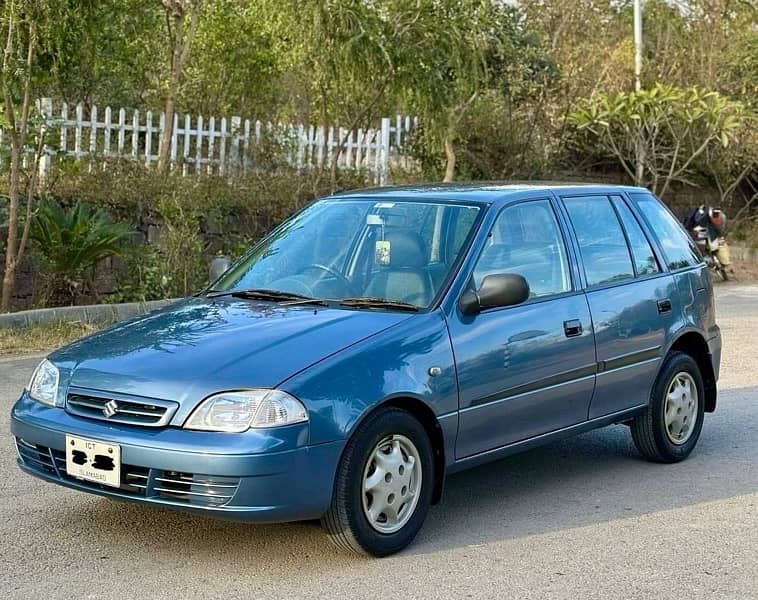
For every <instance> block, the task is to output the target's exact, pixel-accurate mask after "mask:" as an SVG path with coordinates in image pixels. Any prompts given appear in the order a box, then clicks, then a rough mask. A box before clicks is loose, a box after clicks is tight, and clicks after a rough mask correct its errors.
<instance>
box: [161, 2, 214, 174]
mask: <svg viewBox="0 0 758 600" xmlns="http://www.w3.org/2000/svg"><path fill="white" fill-rule="evenodd" d="M161 4H162V5H163V8H164V10H165V11H166V36H167V40H168V51H169V77H168V84H167V85H166V96H165V101H164V104H163V115H164V125H163V135H161V139H160V143H159V145H158V163H157V168H158V171H160V172H165V171H166V169H168V153H169V150H170V149H171V136H172V134H173V131H174V110H175V108H176V96H177V93H178V91H179V84H180V83H181V81H182V76H183V74H184V67H185V65H186V64H187V60H188V59H189V56H190V51H191V49H192V40H193V39H194V37H195V32H196V31H197V25H198V23H199V22H200V15H201V13H202V11H203V0H161Z"/></svg>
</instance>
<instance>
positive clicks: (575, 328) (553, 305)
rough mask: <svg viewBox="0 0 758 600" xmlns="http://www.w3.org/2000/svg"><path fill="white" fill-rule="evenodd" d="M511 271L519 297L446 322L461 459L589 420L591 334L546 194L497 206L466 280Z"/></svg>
mask: <svg viewBox="0 0 758 600" xmlns="http://www.w3.org/2000/svg"><path fill="white" fill-rule="evenodd" d="M494 273H518V274H520V275H523V276H524V277H525V278H526V280H527V282H528V283H529V287H530V298H529V299H528V300H527V301H526V302H525V303H523V304H520V305H517V306H510V307H505V308H498V309H489V310H485V311H483V312H481V313H480V314H478V315H474V316H466V315H463V314H462V313H461V312H460V311H458V310H456V311H455V313H454V314H452V315H450V318H449V321H448V322H449V327H450V334H451V339H452V343H453V348H454V351H455V358H456V364H457V368H458V382H459V392H460V409H461V410H460V417H459V430H458V440H457V443H456V458H459V459H460V458H465V457H467V456H472V455H475V454H478V453H481V452H486V451H488V450H493V449H496V448H499V447H502V446H506V445H508V444H511V443H514V442H518V441H520V440H524V439H527V438H530V437H534V436H538V435H541V434H544V433H548V432H551V431H555V430H557V429H561V428H563V427H568V426H571V425H575V424H577V423H581V422H582V421H585V420H586V419H587V412H588V409H589V404H590V400H591V398H592V392H593V389H594V385H595V369H596V365H595V342H594V337H593V334H592V322H591V319H590V311H589V307H588V304H587V299H586V297H585V295H584V293H582V292H581V291H577V290H576V288H577V287H578V286H575V285H574V284H573V283H572V277H571V271H570V268H569V261H568V257H567V252H566V244H565V241H564V239H563V235H562V234H561V230H560V227H559V225H558V221H557V219H556V215H555V212H554V210H553V207H552V205H551V202H550V201H549V200H529V201H525V202H521V203H518V204H514V205H509V206H507V207H506V208H504V209H503V210H502V211H501V213H500V214H499V215H498V217H497V220H496V221H495V223H494V225H493V228H492V230H491V231H490V233H489V236H488V240H487V246H486V247H485V248H484V250H483V251H482V253H481V256H480V257H479V259H478V261H477V263H476V267H475V268H474V272H473V273H472V282H471V285H473V286H474V287H475V288H476V289H478V287H479V286H480V285H481V281H482V279H483V278H484V277H485V276H486V275H489V274H494Z"/></svg>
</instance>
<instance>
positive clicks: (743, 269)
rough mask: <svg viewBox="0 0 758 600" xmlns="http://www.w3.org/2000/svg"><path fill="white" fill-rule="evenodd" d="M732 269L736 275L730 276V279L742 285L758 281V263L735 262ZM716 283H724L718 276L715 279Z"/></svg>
mask: <svg viewBox="0 0 758 600" xmlns="http://www.w3.org/2000/svg"><path fill="white" fill-rule="evenodd" d="M732 269H733V270H734V274H733V275H731V276H730V279H733V280H734V281H737V282H740V283H752V282H755V281H758V262H748V261H740V260H734V261H733V262H732ZM713 281H714V282H715V283H723V282H722V281H721V278H720V277H719V276H718V275H715V273H714V277H713Z"/></svg>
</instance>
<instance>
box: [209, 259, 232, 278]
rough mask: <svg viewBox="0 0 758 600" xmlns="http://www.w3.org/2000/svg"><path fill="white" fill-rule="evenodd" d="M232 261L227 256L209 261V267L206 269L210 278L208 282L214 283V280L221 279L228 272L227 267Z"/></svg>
mask: <svg viewBox="0 0 758 600" xmlns="http://www.w3.org/2000/svg"><path fill="white" fill-rule="evenodd" d="M231 264H232V261H231V259H230V258H229V257H228V256H217V257H216V258H214V259H213V260H212V261H211V264H210V267H209V268H208V274H209V276H210V281H211V282H214V281H216V279H218V278H219V277H221V276H222V275H223V274H224V273H226V272H227V271H228V270H229V267H230V266H231Z"/></svg>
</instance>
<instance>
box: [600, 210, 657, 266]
mask: <svg viewBox="0 0 758 600" xmlns="http://www.w3.org/2000/svg"><path fill="white" fill-rule="evenodd" d="M611 202H613V206H615V207H616V211H617V212H618V214H619V217H620V218H621V222H622V223H623V225H624V229H625V230H626V237H627V239H628V241H629V247H630V248H631V250H632V258H633V259H634V266H635V268H636V269H637V275H653V274H655V273H658V272H660V268H659V267H658V261H657V260H656V259H655V254H654V253H653V249H652V248H651V247H650V242H648V241H647V238H646V237H645V234H644V233H643V231H642V227H640V224H639V223H638V222H637V219H636V218H635V216H634V215H633V214H632V211H631V210H629V207H628V206H627V205H626V202H624V201H623V199H621V197H620V196H612V197H611Z"/></svg>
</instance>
